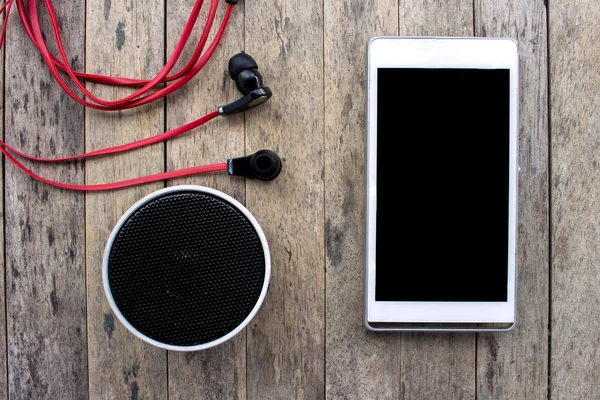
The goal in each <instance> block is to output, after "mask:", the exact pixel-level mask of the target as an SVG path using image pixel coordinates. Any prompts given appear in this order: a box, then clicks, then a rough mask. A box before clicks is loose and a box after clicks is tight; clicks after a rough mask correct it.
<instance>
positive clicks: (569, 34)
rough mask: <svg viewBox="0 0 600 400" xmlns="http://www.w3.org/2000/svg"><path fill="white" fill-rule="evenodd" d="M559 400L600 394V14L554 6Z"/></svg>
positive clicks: (582, 6) (554, 327)
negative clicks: (599, 201) (599, 271)
mask: <svg viewBox="0 0 600 400" xmlns="http://www.w3.org/2000/svg"><path fill="white" fill-rule="evenodd" d="M548 7H549V17H548V20H549V27H550V30H549V37H548V41H549V43H550V49H549V54H550V56H551V58H550V121H551V123H550V127H551V137H550V140H551V143H552V145H551V160H552V172H551V198H552V214H551V221H552V231H551V238H552V239H551V254H552V264H551V288H552V289H551V310H552V311H551V323H550V326H551V343H550V349H551V353H550V384H551V393H550V394H551V397H552V398H553V399H557V400H562V399H597V398H599V397H598V396H599V393H600V352H599V351H598V345H599V343H600V337H599V336H598V332H599V331H600V290H598V288H599V287H600V274H598V265H599V264H600V245H599V244H600V225H599V224H598V219H599V218H600V210H599V209H598V201H597V198H598V196H600V185H598V182H599V178H600V163H599V160H600V147H599V146H598V139H599V136H598V132H600V113H599V112H598V110H599V109H600V96H599V94H600V80H599V79H598V77H599V76H600V30H599V29H598V21H599V20H600V8H599V7H598V2H597V1H593V0H578V1H575V0H565V1H550V2H549V5H548Z"/></svg>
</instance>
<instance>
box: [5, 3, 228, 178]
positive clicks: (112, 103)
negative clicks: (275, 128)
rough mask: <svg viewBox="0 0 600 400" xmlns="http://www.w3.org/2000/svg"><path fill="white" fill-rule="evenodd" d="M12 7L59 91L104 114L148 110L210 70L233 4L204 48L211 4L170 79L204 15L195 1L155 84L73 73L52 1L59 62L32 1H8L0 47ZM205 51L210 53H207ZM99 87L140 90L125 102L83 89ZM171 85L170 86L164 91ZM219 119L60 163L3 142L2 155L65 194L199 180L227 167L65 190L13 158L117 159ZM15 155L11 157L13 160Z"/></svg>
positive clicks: (212, 17)
mask: <svg viewBox="0 0 600 400" xmlns="http://www.w3.org/2000/svg"><path fill="white" fill-rule="evenodd" d="M13 3H16V7H17V10H18V13H19V19H20V21H21V24H22V26H23V28H24V29H25V32H26V33H27V36H28V37H29V39H30V40H31V42H32V43H33V45H34V46H35V47H36V48H37V50H38V51H39V52H40V54H41V56H42V58H43V59H44V62H45V63H46V65H47V67H48V69H49V71H50V73H51V74H52V76H53V77H54V79H55V80H56V82H57V83H58V84H59V85H60V86H61V88H62V89H63V90H64V91H65V92H66V93H67V94H68V95H69V96H70V97H71V98H73V99H74V100H75V101H77V102H78V103H79V104H82V105H83V106H85V107H91V108H94V109H98V110H105V111H116V110H125V109H129V108H134V107H138V106H141V105H144V104H148V103H150V102H153V101H155V100H158V99H160V98H163V97H165V96H167V95H168V94H170V93H173V92H174V91H176V90H177V89H179V88H180V87H182V86H183V85H185V84H186V83H187V82H189V81H190V80H191V79H192V78H193V77H194V76H196V75H197V74H198V72H200V70H201V69H202V68H203V67H204V66H205V65H206V63H207V62H208V60H209V59H210V57H211V56H212V55H213V53H214V52H215V49H216V48H217V46H218V44H219V41H220V40H221V38H222V36H223V34H224V32H225V28H226V26H227V23H228V21H229V18H230V15H231V12H232V9H233V4H232V3H228V4H227V9H226V11H225V15H224V17H223V20H222V21H221V24H220V26H219V27H218V29H217V32H216V34H215V36H214V38H213V39H212V41H211V42H210V44H208V47H206V44H207V41H208V36H209V33H210V31H211V29H212V27H213V23H214V20H215V17H216V14H217V6H218V0H210V5H209V10H208V15H207V18H206V21H205V24H204V28H203V30H202V33H201V35H200V38H199V39H198V43H197V44H196V47H195V49H194V52H193V54H192V56H191V58H190V59H189V60H188V62H187V63H186V64H185V66H184V67H183V68H182V69H181V70H179V71H177V72H175V73H173V74H171V75H169V74H170V73H171V71H172V70H173V68H174V67H175V65H176V64H177V62H178V60H179V58H180V56H181V54H182V52H183V50H184V48H185V46H186V45H187V43H188V40H189V39H190V36H191V33H192V30H193V28H194V26H195V25H196V23H197V21H198V17H199V15H200V11H201V9H202V5H203V3H204V1H203V0H197V1H196V2H195V4H194V6H193V8H192V10H191V12H190V16H189V18H188V20H187V22H186V24H185V26H184V28H183V32H182V34H181V37H180V38H179V40H178V41H177V43H176V45H175V48H174V49H173V52H172V53H171V55H170V56H169V58H168V59H167V62H166V63H165V65H164V66H163V68H162V69H161V70H160V71H159V72H158V73H157V74H156V76H155V77H154V78H152V79H135V78H121V77H113V76H106V75H98V74H88V73H85V72H80V71H75V70H73V68H71V66H70V64H69V62H68V58H67V55H66V53H65V49H64V47H63V44H62V39H61V36H60V29H59V23H58V18H57V16H56V13H55V11H54V7H53V6H52V2H51V0H44V1H43V3H44V6H45V9H46V11H47V13H48V17H49V19H50V22H51V25H52V32H53V35H54V40H55V42H56V48H57V51H58V54H59V57H57V56H55V55H54V54H52V53H51V52H50V50H49V49H48V47H47V46H46V42H45V40H44V38H43V35H42V32H41V29H40V24H39V18H38V10H37V4H36V3H37V0H28V1H27V7H26V6H25V0H7V1H6V2H5V3H4V4H3V5H2V6H1V7H0V13H4V20H3V24H2V31H1V33H0V47H1V46H2V44H3V43H4V39H5V36H6V27H7V23H8V16H9V14H10V10H11V6H12V5H13ZM205 47H206V50H205ZM66 77H68V78H69V79H70V81H71V82H72V83H73V84H74V85H75V87H76V88H77V90H79V94H78V93H76V92H74V91H73V90H72V89H71V87H69V86H68V85H67V83H66V82H65V78H66ZM85 81H89V82H96V83H101V84H106V85H115V86H133V87H139V88H138V89H137V90H135V92H133V93H132V94H130V95H127V96H125V97H123V98H121V99H117V100H105V99H100V98H98V97H97V96H95V95H94V94H93V93H91V92H90V91H89V90H88V89H86V87H85V86H84V82H85ZM166 83H169V85H166ZM219 115H220V113H219V111H218V110H215V111H212V112H210V113H208V114H207V115H205V116H203V117H200V118H198V119H196V120H194V121H192V122H189V123H187V124H185V125H183V126H180V127H178V128H175V129H173V130H171V131H168V132H164V133H162V134H159V135H156V136H153V137H149V138H146V139H142V140H138V141H136V142H132V143H128V144H125V145H120V146H114V147H109V148H105V149H100V150H96V151H92V152H88V153H82V154H78V155H74V156H68V157H61V158H39V157H32V156H29V155H27V154H25V153H23V152H20V151H18V150H16V149H14V148H12V147H10V146H8V145H7V144H6V143H4V142H2V141H0V151H1V152H2V153H3V154H4V156H5V157H6V158H7V159H8V160H10V161H11V162H13V163H14V164H15V165H16V166H17V167H18V168H19V169H21V170H22V171H23V172H25V173H27V174H28V175H29V176H31V177H33V178H35V179H38V180H40V181H42V182H45V183H48V184H51V185H54V186H58V187H62V188H65V189H71V190H110V189H117V188H121V187H126V186H132V185H137V184H141V183H147V182H154V181H158V180H164V179H170V178H175V177H180V176H185V175H191V174H197V173H201V172H212V171H220V170H226V169H227V163H219V164H212V165H206V166H200V167H192V168H186V169H182V170H177V171H171V172H166V173H161V174H155V175H150V176H146V177H142V178H136V179H131V180H127V181H121V182H115V183H109V184H99V185H70V184H64V183H60V182H54V181H51V180H48V179H45V178H42V177H40V176H38V175H36V174H34V173H33V172H31V171H30V170H29V169H27V168H26V167H25V166H24V165H23V164H21V163H20V162H19V161H17V159H16V158H15V157H14V156H13V155H16V156H19V157H22V158H25V159H28V160H31V161H38V162H61V161H70V160H75V159H82V158H87V157H94V156H100V155H107V154H113V153H118V152H123V151H129V150H132V149H135V148H139V147H142V146H147V145H150V144H153V143H158V142H161V141H164V140H167V139H170V138H173V137H175V136H178V135H181V134H182V133H185V132H188V131H190V130H192V129H194V128H196V127H198V126H200V125H202V124H204V123H206V122H208V121H210V120H212V119H213V118H216V117H217V116H219ZM11 153H12V155H11Z"/></svg>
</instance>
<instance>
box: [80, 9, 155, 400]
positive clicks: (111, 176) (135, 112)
mask: <svg viewBox="0 0 600 400" xmlns="http://www.w3.org/2000/svg"><path fill="white" fill-rule="evenodd" d="M87 15H88V20H87V36H86V37H87V41H86V43H87V52H86V54H87V57H86V69H87V71H88V72H92V73H101V74H105V75H116V76H127V77H136V78H142V77H144V78H151V77H153V76H154V75H156V73H157V72H158V71H159V69H160V68H161V67H162V65H163V63H164V58H163V57H164V2H163V1H161V0H154V1H133V0H112V1H103V0H93V1H87ZM98 38H103V40H98ZM88 87H89V88H90V90H91V91H92V92H93V93H94V94H96V95H97V96H99V97H101V98H103V99H117V98H122V97H123V96H125V95H126V94H129V93H130V92H131V90H129V89H125V88H120V89H119V88H112V87H109V86H103V85H88ZM163 107H164V103H163V102H162V101H157V102H154V103H152V104H150V105H147V106H144V107H142V108H137V109H130V110H126V111H123V112H106V111H97V110H92V109H87V112H86V150H87V151H90V150H95V149H98V148H104V147H107V146H113V145H118V144H125V143H129V142H131V141H133V140H137V139H141V138H145V137H150V136H154V135H156V134H158V133H161V132H163V129H164V112H163ZM163 147H164V145H163V144H162V143H158V144H155V145H152V146H150V147H147V148H142V149H138V150H135V151H132V152H129V153H124V154H118V155H113V156H109V157H104V158H98V159H90V160H88V161H86V181H87V183H102V182H113V181H119V180H123V179H129V178H134V177H139V176H145V175H149V174H153V173H158V172H162V171H163V170H164V151H163ZM163 186H164V185H163V184H162V183H158V182H157V183H153V184H148V185H143V186H137V187H132V188H127V189H123V190H116V191H111V192H92V193H88V194H87V195H86V216H87V217H86V232H87V240H88V245H87V253H86V263H87V290H88V292H87V294H88V296H87V298H88V310H87V312H88V340H89V370H90V385H89V386H90V387H89V394H90V397H91V398H92V399H108V398H110V399H136V398H143V399H152V398H153V399H160V400H163V399H166V398H167V357H166V351H164V350H161V349H159V348H157V347H155V346H152V345H149V344H147V343H146V342H143V341H142V340H140V339H138V338H137V337H135V336H134V335H133V334H132V333H130V332H129V331H128V330H127V329H126V328H125V326H124V325H122V324H121V323H120V322H119V320H118V319H117V318H116V316H114V314H113V313H112V311H111V309H110V306H109V304H108V301H107V300H106V295H105V293H104V290H103V286H102V256H103V252H104V247H105V246H106V242H107V240H108V237H109V235H110V232H111V231H112V229H113V227H114V225H115V224H116V223H117V221H118V219H119V218H120V217H121V215H122V214H123V213H124V212H125V211H126V210H127V209H128V208H129V207H130V206H132V205H133V204H134V203H135V202H136V201H137V200H139V199H140V198H142V197H143V196H144V195H146V194H148V193H150V192H152V191H155V190H157V189H159V188H161V187H163Z"/></svg>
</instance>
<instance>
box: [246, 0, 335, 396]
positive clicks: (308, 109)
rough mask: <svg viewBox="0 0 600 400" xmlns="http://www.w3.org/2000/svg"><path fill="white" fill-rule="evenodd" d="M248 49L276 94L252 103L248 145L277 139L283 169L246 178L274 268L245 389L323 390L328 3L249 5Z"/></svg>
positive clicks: (252, 341) (266, 392)
mask: <svg viewBox="0 0 600 400" xmlns="http://www.w3.org/2000/svg"><path fill="white" fill-rule="evenodd" d="M245 31H246V51H247V52H248V54H250V55H251V56H252V57H254V58H255V59H256V61H257V62H258V63H259V67H260V70H261V71H262V74H263V76H264V78H265V84H266V85H267V86H269V87H270V88H271V89H272V90H273V97H272V99H271V100H270V101H269V102H267V103H265V104H263V105H261V106H260V107H258V108H256V109H254V110H252V111H248V112H247V113H246V135H247V136H246V137H247V148H246V151H247V153H252V152H254V151H257V150H259V149H261V148H271V149H272V150H274V151H276V152H277V153H278V154H279V155H280V156H281V157H282V158H283V160H284V161H283V170H282V172H281V175H279V177H278V178H277V179H276V180H274V181H271V182H262V181H247V183H246V187H247V190H246V204H247V206H248V209H249V210H250V212H252V213H253V214H254V216H255V217H256V219H257V220H258V221H259V223H260V224H261V226H262V227H263V229H264V230H265V235H266V237H267V240H268V242H269V244H270V249H271V256H272V275H271V285H270V289H269V293H268V294H267V297H266V300H265V303H264V304H263V306H262V309H261V311H260V312H259V314H258V315H257V317H256V318H255V320H254V321H253V322H252V323H251V326H250V327H249V329H248V358H247V370H248V398H250V399H292V398H297V399H321V398H323V396H324V391H325V382H324V377H325V370H324V345H325V337H324V315H325V310H324V305H325V297H324V294H325V287H324V285H325V280H324V275H325V271H324V270H325V268H324V266H325V260H324V206H323V200H324V187H323V168H324V165H323V159H324V154H323V141H324V127H323V119H324V115H323V109H324V103H323V3H322V2H321V1H311V0H301V1H296V2H288V1H282V0H274V1H263V2H260V3H253V4H252V6H250V4H248V6H247V7H246V30H245Z"/></svg>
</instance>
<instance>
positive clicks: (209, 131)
mask: <svg viewBox="0 0 600 400" xmlns="http://www.w3.org/2000/svg"><path fill="white" fill-rule="evenodd" d="M192 3H193V2H192V1H190V0H177V1H173V0H171V1H169V2H168V3H167V7H168V8H167V15H168V19H167V49H168V51H170V50H169V49H172V48H173V47H174V46H175V42H176V40H177V39H178V38H179V35H180V34H181V30H182V27H183V25H184V24H185V21H187V19H188V17H189V11H190V10H191V8H192ZM209 3H210V2H209V1H206V2H205V6H204V7H203V13H202V14H201V16H200V19H199V22H200V24H199V29H197V30H196V31H195V32H196V33H195V34H194V35H192V38H198V37H199V35H200V30H201V29H203V27H204V21H205V19H206V13H205V12H204V9H206V10H207V9H208V6H209ZM225 9H226V3H225V2H223V1H219V12H218V13H217V17H216V19H215V23H214V25H215V26H214V28H213V29H212V32H213V33H214V32H216V29H217V27H218V24H220V22H221V20H222V17H223V14H224V11H225ZM243 38H244V9H243V5H241V4H240V5H238V6H236V7H234V9H233V13H232V17H231V19H230V22H229V24H228V27H227V31H226V34H225V36H224V37H223V39H222V40H221V42H220V44H219V47H218V48H217V50H216V51H215V53H214V54H213V56H212V57H211V60H210V61H209V63H208V64H207V65H206V66H205V67H204V68H203V69H202V71H200V73H199V74H198V75H197V76H196V77H195V78H194V79H193V80H192V81H190V82H189V83H188V84H187V85H186V86H185V87H183V88H181V89H180V92H178V93H177V94H176V95H174V96H170V97H169V99H168V101H167V129H173V128H175V127H177V126H181V125H183V124H185V123H187V122H189V121H192V120H194V119H196V118H199V117H200V116H202V115H204V114H206V113H208V112H211V111H214V110H216V109H217V107H218V106H220V105H223V104H226V103H228V102H231V101H233V100H234V99H237V98H238V97H240V96H241V95H240V94H239V93H238V92H237V90H236V88H235V84H234V82H233V81H232V80H231V79H230V78H229V76H228V75H227V62H228V61H229V57H231V56H232V55H233V54H235V53H237V52H239V51H240V50H242V49H243V47H244V40H243ZM209 40H212V34H211V37H210V38H209ZM190 42H191V41H190ZM194 45H195V43H194ZM190 56H191V48H190V47H188V48H187V49H186V52H184V54H183V55H182V57H181V58H182V60H185V61H186V62H187V59H189V57H190ZM182 66H183V63H180V64H179V67H182ZM176 70H178V68H176ZM243 154H244V117H243V115H241V114H238V115H234V116H231V117H225V118H218V119H216V120H213V121H210V122H208V123H207V124H206V125H204V126H202V127H200V128H197V129H195V130H193V131H191V132H189V133H187V134H185V135H184V136H182V137H179V138H177V139H174V140H172V141H170V142H169V143H168V144H167V169H168V170H174V169H179V168H186V167H191V166H195V165H204V164H209V163H214V162H222V161H225V160H226V159H228V158H231V157H237V156H239V155H243ZM168 184H169V185H179V184H193V185H202V186H208V187H211V188H214V189H217V190H221V191H223V192H225V193H227V194H229V195H231V196H232V197H234V198H235V199H237V200H238V201H240V202H242V203H243V202H244V182H243V180H239V179H232V178H230V177H229V176H228V175H227V174H226V173H216V174H208V175H196V176H193V177H187V178H181V179H177V180H173V181H170V182H169V183H168ZM169 398H170V399H182V400H187V399H242V400H243V399H245V398H246V332H245V331H242V332H240V333H239V334H238V335H237V336H235V337H234V338H232V339H230V340H229V341H227V342H226V343H223V344H221V345H219V346H217V347H215V348H211V349H208V350H203V351H198V352H194V353H180V352H170V353H169Z"/></svg>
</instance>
